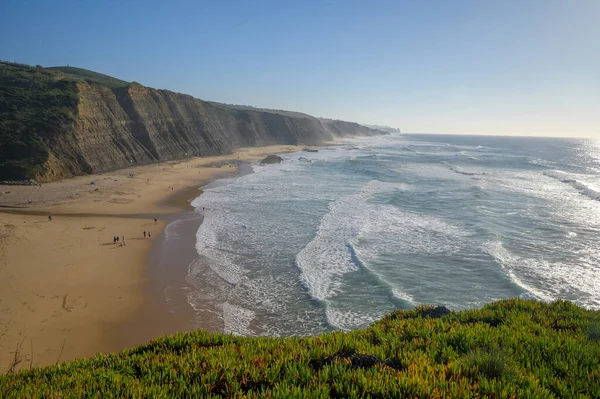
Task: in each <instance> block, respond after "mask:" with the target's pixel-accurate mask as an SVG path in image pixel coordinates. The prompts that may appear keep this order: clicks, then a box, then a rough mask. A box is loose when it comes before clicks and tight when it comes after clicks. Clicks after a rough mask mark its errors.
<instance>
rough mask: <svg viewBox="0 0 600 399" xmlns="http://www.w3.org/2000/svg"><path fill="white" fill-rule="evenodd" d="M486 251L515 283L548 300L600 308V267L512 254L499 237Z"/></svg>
mask: <svg viewBox="0 0 600 399" xmlns="http://www.w3.org/2000/svg"><path fill="white" fill-rule="evenodd" d="M483 250H484V251H485V252H487V253H489V254H490V255H491V256H493V257H494V258H495V259H496V261H497V262H498V263H499V264H500V265H501V267H502V269H503V270H504V271H505V273H506V274H507V276H508V277H509V278H510V279H511V280H512V281H513V282H514V283H515V284H517V285H519V286H520V287H522V288H523V289H525V290H526V291H528V292H530V293H531V294H533V295H535V296H536V297H538V298H540V299H542V300H544V301H552V300H554V299H558V298H563V299H569V300H573V301H575V302H576V303H578V304H580V305H582V306H588V307H597V306H598V305H599V301H598V299H597V298H598V297H600V274H599V271H600V267H598V266H597V265H594V264H591V263H589V262H587V261H584V259H583V258H582V259H581V262H580V263H578V264H567V263H564V262H550V261H548V260H546V259H544V258H543V256H539V257H537V258H525V257H521V256H518V255H516V254H513V253H511V252H510V251H508V250H507V249H506V248H505V247H504V245H503V244H502V241H501V240H500V239H499V238H497V239H496V240H494V241H488V242H486V243H485V244H484V246H483Z"/></svg>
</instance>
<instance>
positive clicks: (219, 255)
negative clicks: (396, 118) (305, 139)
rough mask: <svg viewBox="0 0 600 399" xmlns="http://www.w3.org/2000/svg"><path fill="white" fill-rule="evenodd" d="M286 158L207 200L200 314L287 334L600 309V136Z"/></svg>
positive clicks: (197, 284) (200, 207)
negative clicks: (490, 310)
mask: <svg viewBox="0 0 600 399" xmlns="http://www.w3.org/2000/svg"><path fill="white" fill-rule="evenodd" d="M282 157H283V159H284V161H283V162H282V163H281V164H276V165H264V166H261V165H253V169H254V172H253V173H251V174H247V175H244V176H241V177H237V178H231V179H222V180H217V181H215V182H213V183H212V184H210V185H209V186H207V187H205V188H204V193H203V194H202V195H201V196H200V197H199V198H197V199H196V200H195V201H194V202H193V206H195V207H196V209H197V212H199V213H202V214H203V215H204V221H203V223H202V224H201V226H200V228H199V230H198V232H197V234H196V250H197V252H198V258H197V259H196V260H195V261H194V262H192V263H191V264H190V266H189V271H188V275H187V278H186V281H187V290H186V296H187V300H188V302H189V304H190V305H191V306H192V307H193V308H194V311H195V312H196V314H197V315H198V319H199V320H200V319H202V317H203V315H207V314H210V315H212V317H216V318H218V319H219V320H221V321H222V325H223V329H224V331H225V332H227V333H234V334H240V335H248V336H255V335H273V336H279V335H309V334H316V333H320V332H324V331H331V330H335V329H341V330H349V329H356V328H362V327H365V326H368V325H369V324H371V323H373V322H374V321H376V320H377V319H379V318H381V317H382V316H383V315H385V314H386V313H388V312H390V311H392V310H394V309H408V308H412V307H414V306H417V305H419V304H434V305H444V306H446V307H448V308H450V309H456V310H459V309H468V308H474V307H479V306H482V305H484V304H486V303H489V302H492V301H495V300H499V299H502V298H509V297H519V296H521V297H525V298H535V299H539V300H543V301H551V300H554V299H557V298H563V299H567V300H570V301H573V302H574V303H576V304H578V305H581V306H584V307H587V308H592V309H600V241H599V237H600V235H599V233H600V142H596V141H593V140H586V139H555V138H523V137H519V138H516V137H489V136H448V135H391V136H381V137H369V138H357V139H349V140H346V141H344V142H341V143H339V144H336V145H333V146H328V147H324V148H321V149H320V150H319V151H318V152H298V153H289V154H283V155H282Z"/></svg>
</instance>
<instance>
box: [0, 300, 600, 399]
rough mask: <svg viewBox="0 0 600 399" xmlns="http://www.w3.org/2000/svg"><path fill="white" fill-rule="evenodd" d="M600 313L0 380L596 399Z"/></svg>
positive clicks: (203, 353) (169, 345)
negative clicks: (586, 398) (593, 398)
mask: <svg viewBox="0 0 600 399" xmlns="http://www.w3.org/2000/svg"><path fill="white" fill-rule="evenodd" d="M599 318H600V312H594V311H589V310H585V309H582V308H579V307H577V306H575V305H573V304H571V303H569V302H563V301H557V302H554V303H551V304H544V303H540V302H536V301H526V300H519V299H510V300H505V301H500V302H497V303H493V304H490V305H487V306H485V307H483V308H482V309H476V310H469V311H462V312H457V313H454V312H452V313H449V312H447V310H446V309H445V308H435V309H434V308H431V307H421V308H417V309H414V310H411V311H398V312H395V313H393V314H390V315H388V316H386V317H385V318H383V319H382V320H381V321H379V322H377V323H376V324H374V325H373V326H371V327H369V328H367V329H365V330H358V331H351V332H348V333H343V332H334V333H328V334H323V335H320V336H316V337H306V338H300V337H298V338H242V337H234V336H229V335H223V334H209V333H206V332H203V331H196V332H193V333H188V334H178V335H174V336H170V337H165V338H161V339H158V340H156V341H153V342H151V343H149V344H147V345H143V346H140V347H137V348H135V349H131V350H127V351H124V352H121V353H118V354H109V355H98V356H96V357H94V358H91V359H85V360H78V361H75V362H71V363H64V364H61V365H58V366H53V367H47V368H39V369H32V370H27V371H22V372H20V373H18V374H13V375H5V376H2V377H0V392H2V397H6V398H8V397H61V398H62V397H91V396H94V397H103V398H104V397H119V398H123V397H222V396H228V397H230V396H236V397H296V398H306V397H340V398H342V397H343V398H354V397H356V398H357V397H374V398H388V397H464V398H469V397H476V396H480V397H513V398H528V397H529V398H553V397H562V398H569V397H596V398H598V397H600V319H599Z"/></svg>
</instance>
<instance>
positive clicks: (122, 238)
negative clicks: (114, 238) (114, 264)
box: [121, 236, 125, 246]
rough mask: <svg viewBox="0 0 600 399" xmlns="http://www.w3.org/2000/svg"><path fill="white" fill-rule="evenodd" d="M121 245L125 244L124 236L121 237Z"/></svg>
mask: <svg viewBox="0 0 600 399" xmlns="http://www.w3.org/2000/svg"><path fill="white" fill-rule="evenodd" d="M121 245H123V246H125V236H123V237H121Z"/></svg>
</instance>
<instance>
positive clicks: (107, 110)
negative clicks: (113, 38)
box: [38, 82, 383, 181]
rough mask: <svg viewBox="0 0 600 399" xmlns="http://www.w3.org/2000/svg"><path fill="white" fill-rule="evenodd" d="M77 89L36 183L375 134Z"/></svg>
mask: <svg viewBox="0 0 600 399" xmlns="http://www.w3.org/2000/svg"><path fill="white" fill-rule="evenodd" d="M77 90H78V96H79V101H78V105H77V110H76V113H75V114H76V116H75V118H74V120H73V122H72V123H70V124H68V125H65V126H64V127H63V128H64V133H63V134H61V135H59V136H58V137H56V138H54V139H53V140H52V141H51V142H48V143H47V146H48V149H49V156H48V160H47V161H46V162H45V164H44V168H43V171H42V173H41V174H40V175H39V176H38V180H40V181H52V180H56V179H60V178H63V177H68V176H74V175H81V174H88V173H100V172H105V171H109V170H114V169H119V168H124V167H128V166H133V165H143V164H148V163H152V162H158V161H168V160H173V159H182V158H186V157H192V156H209V155H220V154H226V153H230V152H231V151H232V150H233V149H235V148H239V147H248V146H264V145H272V144H303V145H318V144H322V143H323V142H325V141H328V140H331V139H333V138H335V137H343V136H352V135H377V134H383V132H381V131H378V130H374V129H370V128H367V127H365V126H361V125H358V124H356V123H350V122H343V121H334V120H321V119H317V118H313V117H293V116H289V115H282V114H278V113H274V112H264V111H255V110H236V109H230V108H227V107H226V106H220V105H218V104H214V103H208V102H205V101H202V100H199V99H196V98H193V97H191V96H188V95H184V94H178V93H173V92H170V91H166V90H156V89H152V88H148V87H144V86H141V85H136V84H132V85H129V86H127V87H121V88H116V89H112V90H111V89H109V88H107V87H104V86H101V85H96V84H88V83H83V82H81V83H77Z"/></svg>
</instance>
